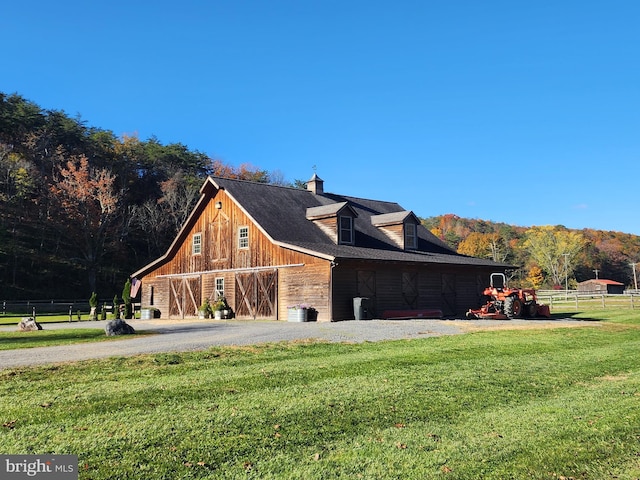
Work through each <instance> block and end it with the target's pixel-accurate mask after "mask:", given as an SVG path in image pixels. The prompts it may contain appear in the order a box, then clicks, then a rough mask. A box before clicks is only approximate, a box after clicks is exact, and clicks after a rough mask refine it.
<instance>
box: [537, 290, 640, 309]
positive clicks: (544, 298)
mask: <svg viewBox="0 0 640 480" xmlns="http://www.w3.org/2000/svg"><path fill="white" fill-rule="evenodd" d="M537 295H538V302H540V303H545V304H547V305H549V307H550V308H551V310H553V309H554V308H558V309H562V310H567V309H576V310H577V309H596V308H630V309H633V308H636V307H640V293H638V292H637V291H631V292H629V291H627V292H625V293H624V294H617V295H614V294H593V293H578V292H577V291H575V290H569V291H564V290H539V291H538V292H537Z"/></svg>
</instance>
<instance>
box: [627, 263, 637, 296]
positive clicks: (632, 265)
mask: <svg viewBox="0 0 640 480" xmlns="http://www.w3.org/2000/svg"><path fill="white" fill-rule="evenodd" d="M629 265H631V268H633V286H634V288H635V289H636V290H638V277H637V276H636V265H637V263H636V262H632V263H630V264H629Z"/></svg>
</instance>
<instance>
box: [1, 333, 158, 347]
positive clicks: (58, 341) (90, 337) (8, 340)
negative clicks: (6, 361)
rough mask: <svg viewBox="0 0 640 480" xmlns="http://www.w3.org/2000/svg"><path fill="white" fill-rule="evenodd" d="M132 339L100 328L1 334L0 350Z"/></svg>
mask: <svg viewBox="0 0 640 480" xmlns="http://www.w3.org/2000/svg"><path fill="white" fill-rule="evenodd" d="M150 333H152V332H149V331H136V335H139V334H142V335H149V334H150ZM127 338H131V337H130V336H127V335H121V336H112V337H107V336H106V335H105V333H104V330H102V329H100V328H68V329H67V328H65V329H60V330H46V329H44V330H38V331H34V332H0V350H15V349H17V348H34V347H50V346H53V345H68V344H71V343H85V342H105V341H113V340H123V339H127Z"/></svg>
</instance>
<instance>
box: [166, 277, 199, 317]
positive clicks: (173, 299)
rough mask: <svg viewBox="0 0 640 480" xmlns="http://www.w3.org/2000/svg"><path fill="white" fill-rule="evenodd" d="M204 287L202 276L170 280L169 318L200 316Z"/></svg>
mask: <svg viewBox="0 0 640 480" xmlns="http://www.w3.org/2000/svg"><path fill="white" fill-rule="evenodd" d="M201 291H202V287H201V281H200V276H197V277H179V278H170V279H169V318H185V317H195V316H197V315H198V307H199V306H200V295H201Z"/></svg>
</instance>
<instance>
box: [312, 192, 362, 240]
mask: <svg viewBox="0 0 640 480" xmlns="http://www.w3.org/2000/svg"><path fill="white" fill-rule="evenodd" d="M357 216H358V214H357V213H356V211H355V210H354V209H353V207H351V205H349V202H339V203H329V204H327V205H318V206H317V207H309V208H307V220H311V221H312V222H313V223H315V224H316V226H317V227H318V228H319V229H320V230H322V231H323V232H324V233H326V234H327V235H328V236H329V238H331V240H332V241H333V242H335V243H336V244H340V245H354V244H355V242H356V239H355V233H354V226H353V224H354V219H355V218H356V217H357Z"/></svg>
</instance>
